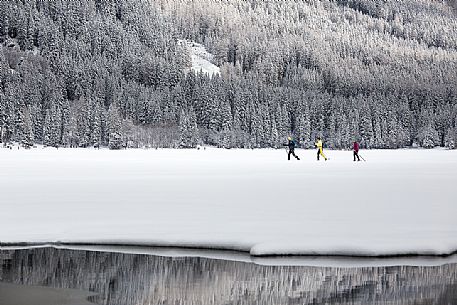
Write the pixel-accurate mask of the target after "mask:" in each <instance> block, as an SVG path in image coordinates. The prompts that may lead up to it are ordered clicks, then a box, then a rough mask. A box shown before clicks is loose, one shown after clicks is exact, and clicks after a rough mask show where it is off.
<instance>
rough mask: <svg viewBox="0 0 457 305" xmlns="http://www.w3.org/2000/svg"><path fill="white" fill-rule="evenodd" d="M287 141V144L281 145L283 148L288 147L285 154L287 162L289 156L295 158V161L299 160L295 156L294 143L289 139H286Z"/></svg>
mask: <svg viewBox="0 0 457 305" xmlns="http://www.w3.org/2000/svg"><path fill="white" fill-rule="evenodd" d="M287 140H289V143H287V144H283V146H288V147H289V153H288V154H287V160H290V155H292V156H294V157H295V158H297V160H300V158H299V157H298V156H297V155H296V154H295V141H294V140H292V138H291V137H288V138H287Z"/></svg>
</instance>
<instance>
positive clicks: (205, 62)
mask: <svg viewBox="0 0 457 305" xmlns="http://www.w3.org/2000/svg"><path fill="white" fill-rule="evenodd" d="M178 43H180V44H183V45H185V46H186V48H187V50H188V51H189V53H190V56H191V68H190V69H191V70H192V71H194V72H195V73H200V72H203V73H204V74H208V75H209V76H213V75H216V74H217V75H220V74H221V70H220V68H219V67H218V66H216V65H215V64H213V63H212V62H211V61H212V60H213V55H212V54H211V53H209V52H208V51H207V50H206V48H205V46H204V45H202V44H199V43H196V42H193V41H189V40H178Z"/></svg>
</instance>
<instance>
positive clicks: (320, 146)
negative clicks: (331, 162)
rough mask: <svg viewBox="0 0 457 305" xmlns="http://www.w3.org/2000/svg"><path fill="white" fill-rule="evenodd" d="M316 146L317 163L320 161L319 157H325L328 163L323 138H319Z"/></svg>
mask: <svg viewBox="0 0 457 305" xmlns="http://www.w3.org/2000/svg"><path fill="white" fill-rule="evenodd" d="M314 145H316V147H317V161H319V156H322V157H324V159H325V161H327V157H326V156H325V155H324V148H323V144H322V140H321V138H319V137H318V138H317V141H316V143H315V144H314Z"/></svg>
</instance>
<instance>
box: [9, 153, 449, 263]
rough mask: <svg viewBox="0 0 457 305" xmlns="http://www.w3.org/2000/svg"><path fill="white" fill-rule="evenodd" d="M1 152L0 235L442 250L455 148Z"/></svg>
mask: <svg viewBox="0 0 457 305" xmlns="http://www.w3.org/2000/svg"><path fill="white" fill-rule="evenodd" d="M297 154H298V155H299V156H300V157H301V159H302V160H301V161H296V160H291V161H287V158H286V152H285V150H222V149H213V148H209V149H205V150H203V149H201V150H168V149H163V150H122V151H109V150H106V149H100V150H92V149H58V150H57V149H54V148H45V149H41V148H38V149H31V150H23V149H21V150H15V149H13V150H9V149H0V243H2V244H4V245H5V244H22V243H44V244H46V243H54V244H60V243H70V244H73V243H81V244H104V245H140V246H171V247H174V246H179V247H191V248H206V249H229V250H240V251H245V252H248V253H250V254H251V255H256V256H264V255H343V256H383V255H387V256H390V255H408V254H413V255H447V254H450V253H452V252H455V250H457V217H456V216H457V200H456V186H457V183H456V182H457V151H449V150H442V149H436V150H420V149H417V150H413V149H410V150H374V151H362V152H361V154H362V155H363V157H364V158H365V159H366V160H367V162H353V161H352V152H351V151H326V154H327V156H328V157H330V158H331V159H330V160H329V161H326V162H325V161H320V162H317V161H316V160H315V151H314V150H300V149H299V150H297Z"/></svg>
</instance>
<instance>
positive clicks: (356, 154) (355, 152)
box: [354, 150, 360, 161]
mask: <svg viewBox="0 0 457 305" xmlns="http://www.w3.org/2000/svg"><path fill="white" fill-rule="evenodd" d="M355 157H357V161H360V158H359V152H358V151H355V150H354V161H355Z"/></svg>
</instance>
